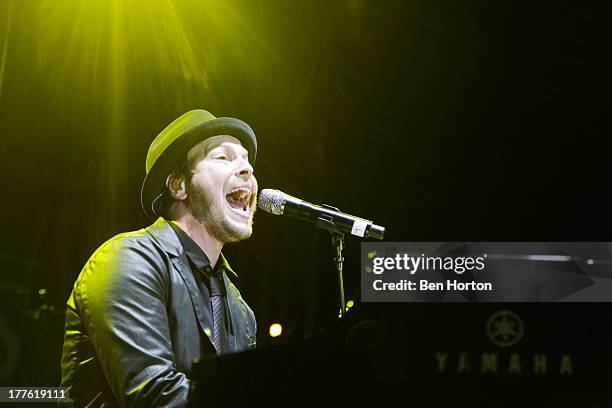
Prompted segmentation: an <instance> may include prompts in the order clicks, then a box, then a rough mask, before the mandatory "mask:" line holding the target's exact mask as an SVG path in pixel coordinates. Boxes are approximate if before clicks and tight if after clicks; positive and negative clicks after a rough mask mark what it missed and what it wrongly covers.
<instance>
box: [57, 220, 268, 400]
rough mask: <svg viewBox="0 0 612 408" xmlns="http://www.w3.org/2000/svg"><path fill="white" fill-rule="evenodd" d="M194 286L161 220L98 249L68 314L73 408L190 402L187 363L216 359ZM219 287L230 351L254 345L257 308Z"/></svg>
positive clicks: (66, 368) (67, 365)
mask: <svg viewBox="0 0 612 408" xmlns="http://www.w3.org/2000/svg"><path fill="white" fill-rule="evenodd" d="M230 273H233V271H230ZM196 279H200V278H199V276H197V278H196V275H194V274H193V273H192V271H191V268H190V266H189V261H188V260H187V258H186V256H185V254H184V253H183V247H182V246H181V244H180V242H179V239H178V237H177V236H176V233H175V232H174V231H173V229H172V227H171V226H170V225H169V224H168V222H167V221H166V220H164V219H163V218H159V219H158V220H157V221H156V222H155V223H154V224H153V225H151V226H149V227H148V228H145V229H143V230H139V231H135V232H129V233H125V234H121V235H118V236H116V237H114V238H112V239H110V240H109V241H107V242H106V243H104V244H103V245H102V246H101V247H100V248H98V250H97V251H96V252H95V253H94V254H93V255H92V257H91V258H90V259H89V261H88V262H87V264H86V265H85V267H84V268H83V270H82V271H81V274H80V275H79V277H78V278H77V281H76V283H75V284H74V288H73V290H72V294H71V295H70V298H69V299H68V307H67V310H66V327H65V335H64V347H63V352H62V386H65V387H70V389H69V392H70V397H71V400H72V401H73V403H74V405H75V406H85V405H88V404H91V405H89V406H94V407H101V406H104V407H108V406H116V405H118V406H147V407H149V406H155V407H160V406H172V407H179V406H184V405H186V404H187V399H188V394H189V380H188V377H189V374H190V372H191V367H192V363H193V360H194V359H197V358H200V357H206V356H214V355H215V354H216V352H215V349H214V346H213V345H212V342H211V339H210V337H209V336H211V331H210V329H209V328H208V327H205V324H204V322H205V321H204V319H203V314H204V312H203V310H204V309H203V308H204V307H205V305H204V303H203V301H202V299H201V298H200V295H199V292H198V287H197V283H196ZM224 280H225V285H226V288H227V300H228V306H229V313H230V328H231V334H230V349H231V351H232V352H237V351H242V350H248V349H250V348H254V347H255V333H256V323H255V316H254V314H253V311H252V310H251V309H250V308H249V306H248V305H247V304H246V302H245V301H244V300H243V299H242V297H241V296H240V292H238V289H236V287H235V286H234V285H233V284H232V283H231V282H230V280H229V279H228V277H227V275H225V274H224Z"/></svg>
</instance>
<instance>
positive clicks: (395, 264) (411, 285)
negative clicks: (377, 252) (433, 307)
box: [372, 254, 493, 291]
mask: <svg viewBox="0 0 612 408" xmlns="http://www.w3.org/2000/svg"><path fill="white" fill-rule="evenodd" d="M486 257H487V255H486V254H484V255H483V256H479V257H471V256H466V257H450V256H447V257H441V256H425V254H421V256H412V255H408V254H396V255H395V256H392V257H374V258H372V272H373V273H375V274H377V275H380V274H382V273H384V272H385V271H391V270H397V271H406V272H408V273H410V275H414V274H415V273H416V272H417V271H419V270H421V271H453V272H455V273H456V274H458V275H461V274H463V273H464V272H465V271H481V270H483V269H484V268H485V259H486ZM372 286H373V288H374V290H411V291H413V290H420V291H428V290H483V291H489V290H493V285H492V284H491V283H490V282H476V281H474V280H472V281H469V282H466V281H457V280H456V279H448V280H446V282H429V281H428V280H426V279H420V280H419V281H418V284H417V282H415V281H411V280H408V279H401V280H400V281H396V282H384V281H383V280H382V279H376V280H374V282H373V285H372Z"/></svg>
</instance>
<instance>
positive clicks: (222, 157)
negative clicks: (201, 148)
mask: <svg viewBox="0 0 612 408" xmlns="http://www.w3.org/2000/svg"><path fill="white" fill-rule="evenodd" d="M215 159H217V160H227V156H226V155H224V154H218V155H217V156H215Z"/></svg>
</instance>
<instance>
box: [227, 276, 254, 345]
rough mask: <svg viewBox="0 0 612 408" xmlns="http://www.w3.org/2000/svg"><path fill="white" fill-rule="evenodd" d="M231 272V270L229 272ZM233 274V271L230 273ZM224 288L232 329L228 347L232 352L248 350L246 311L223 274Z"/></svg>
mask: <svg viewBox="0 0 612 408" xmlns="http://www.w3.org/2000/svg"><path fill="white" fill-rule="evenodd" d="M230 271H231V270H230ZM231 272H233V271H231ZM223 278H224V281H225V288H226V289H227V290H226V291H227V302H228V305H229V311H230V321H231V328H232V334H233V335H232V336H230V347H231V350H232V351H233V352H236V351H243V350H248V348H249V340H250V338H249V334H248V322H247V315H246V310H244V307H243V306H242V303H241V302H240V301H239V299H238V298H239V297H240V294H239V293H238V290H237V289H236V287H235V286H234V284H233V283H232V282H231V281H230V280H229V278H228V277H227V275H226V274H223Z"/></svg>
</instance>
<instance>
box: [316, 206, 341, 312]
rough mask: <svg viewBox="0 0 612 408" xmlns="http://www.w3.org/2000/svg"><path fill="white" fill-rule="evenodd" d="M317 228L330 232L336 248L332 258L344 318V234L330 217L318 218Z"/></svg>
mask: <svg viewBox="0 0 612 408" xmlns="http://www.w3.org/2000/svg"><path fill="white" fill-rule="evenodd" d="M322 207H325V208H328V209H330V210H334V211H338V212H339V211H340V210H339V209H338V208H336V207H332V206H330V205H325V204H323V205H322ZM316 225H317V227H319V228H321V229H324V230H326V231H328V232H329V233H330V234H331V240H332V247H333V248H334V255H335V256H334V258H332V260H333V262H334V265H335V266H336V271H337V272H338V285H339V289H340V317H341V318H342V317H344V313H345V312H346V306H345V303H344V279H343V277H342V266H343V263H344V257H343V256H342V250H343V249H344V234H343V233H342V232H341V231H340V229H338V227H337V226H336V224H335V223H334V219H333V217H331V216H328V215H322V216H320V217H319V218H317V224H316Z"/></svg>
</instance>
